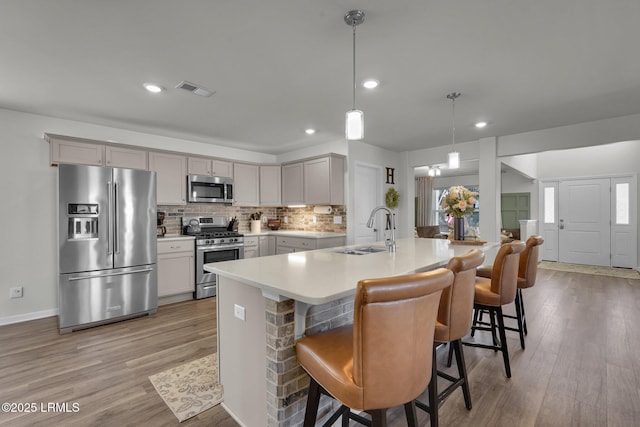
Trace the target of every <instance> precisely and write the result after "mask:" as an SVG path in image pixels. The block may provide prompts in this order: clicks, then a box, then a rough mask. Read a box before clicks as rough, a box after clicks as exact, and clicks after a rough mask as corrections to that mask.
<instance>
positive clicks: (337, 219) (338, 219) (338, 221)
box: [333, 215, 342, 224]
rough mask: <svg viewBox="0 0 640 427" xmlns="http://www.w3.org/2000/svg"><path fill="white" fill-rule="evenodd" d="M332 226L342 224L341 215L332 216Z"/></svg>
mask: <svg viewBox="0 0 640 427" xmlns="http://www.w3.org/2000/svg"><path fill="white" fill-rule="evenodd" d="M333 223H334V224H342V215H334V216H333Z"/></svg>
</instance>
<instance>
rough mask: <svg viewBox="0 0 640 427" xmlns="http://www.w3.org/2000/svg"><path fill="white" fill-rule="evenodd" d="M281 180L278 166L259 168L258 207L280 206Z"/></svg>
mask: <svg viewBox="0 0 640 427" xmlns="http://www.w3.org/2000/svg"><path fill="white" fill-rule="evenodd" d="M281 180H282V175H281V168H280V166H278V165H273V166H260V206H280V205H281V204H282V197H281V191H282V190H281Z"/></svg>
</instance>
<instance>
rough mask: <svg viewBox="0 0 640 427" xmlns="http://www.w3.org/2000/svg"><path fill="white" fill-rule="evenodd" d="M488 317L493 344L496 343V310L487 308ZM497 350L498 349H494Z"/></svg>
mask: <svg viewBox="0 0 640 427" xmlns="http://www.w3.org/2000/svg"><path fill="white" fill-rule="evenodd" d="M489 317H490V318H491V339H492V341H493V345H494V346H497V345H498V337H497V336H496V312H495V311H493V310H489ZM494 351H498V350H494Z"/></svg>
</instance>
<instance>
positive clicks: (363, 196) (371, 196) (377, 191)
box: [354, 162, 382, 245]
mask: <svg viewBox="0 0 640 427" xmlns="http://www.w3.org/2000/svg"><path fill="white" fill-rule="evenodd" d="M354 166H355V176H354V188H355V189H356V191H355V197H354V201H355V209H354V220H355V221H354V223H355V226H354V231H355V241H354V243H355V244H357V245H360V244H366V243H373V242H377V241H378V240H380V236H381V234H380V233H379V230H380V226H379V225H380V222H379V221H380V218H381V217H382V215H376V219H375V222H374V226H373V228H369V227H367V221H368V220H369V215H370V214H371V211H373V209H374V208H375V207H376V206H380V205H382V166H376V165H369V164H365V163H360V162H356V163H355V165H354Z"/></svg>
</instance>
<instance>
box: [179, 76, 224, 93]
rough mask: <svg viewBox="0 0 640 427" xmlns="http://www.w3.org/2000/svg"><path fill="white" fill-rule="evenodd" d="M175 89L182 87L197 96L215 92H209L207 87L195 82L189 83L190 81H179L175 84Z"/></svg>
mask: <svg viewBox="0 0 640 427" xmlns="http://www.w3.org/2000/svg"><path fill="white" fill-rule="evenodd" d="M176 88H177V89H184V90H187V91H189V92H191V93H195V94H196V95H198V96H211V95H213V94H214V93H215V92H211V91H210V90H209V89H207V88H205V87H202V86H198V85H197V84H195V83H191V82H187V81H184V80H183V81H181V82H180V83H178V85H177V86H176Z"/></svg>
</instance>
